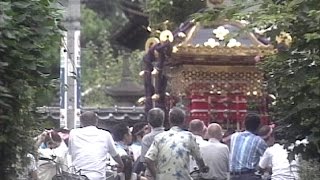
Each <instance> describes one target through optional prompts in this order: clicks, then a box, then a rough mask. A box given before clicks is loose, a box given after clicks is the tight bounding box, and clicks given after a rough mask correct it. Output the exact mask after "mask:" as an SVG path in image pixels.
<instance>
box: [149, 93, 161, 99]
mask: <svg viewBox="0 0 320 180" xmlns="http://www.w3.org/2000/svg"><path fill="white" fill-rule="evenodd" d="M159 98H160V95H159V94H154V95H152V97H151V99H152V100H158V99H159Z"/></svg>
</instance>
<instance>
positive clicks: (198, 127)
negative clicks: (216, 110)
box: [189, 119, 206, 136]
mask: <svg viewBox="0 0 320 180" xmlns="http://www.w3.org/2000/svg"><path fill="white" fill-rule="evenodd" d="M189 131H190V132H192V134H195V135H198V136H204V134H205V131H206V125H205V124H204V123H203V121H201V120H200V119H194V120H192V121H190V123H189Z"/></svg>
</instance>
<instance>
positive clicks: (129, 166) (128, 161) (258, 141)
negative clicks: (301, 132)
mask: <svg viewBox="0 0 320 180" xmlns="http://www.w3.org/2000/svg"><path fill="white" fill-rule="evenodd" d="M185 117H186V115H185V112H184V111H183V110H182V109H180V108H176V107H175V108H172V109H171V110H170V112H169V122H170V126H171V127H170V129H168V130H165V128H164V126H163V124H164V119H165V113H164V112H163V110H161V109H159V108H153V109H151V110H150V111H149V112H148V114H147V122H142V123H137V124H135V125H134V126H133V127H132V128H130V127H129V126H128V125H126V124H124V123H119V124H117V125H115V126H114V127H112V128H111V130H110V132H109V131H106V130H102V129H99V128H97V123H98V118H97V115H96V114H95V113H94V112H84V113H83V114H82V115H81V116H80V123H81V128H76V129H73V130H71V131H70V133H69V132H64V131H55V130H51V131H48V130H46V131H44V132H43V133H42V134H40V135H39V136H38V137H36V138H35V141H36V142H35V146H36V148H37V149H38V153H37V155H36V156H35V157H33V156H32V155H31V154H28V157H29V158H30V159H31V161H30V162H31V163H30V166H29V167H28V171H29V173H30V174H31V175H32V176H31V177H32V179H33V180H36V179H39V180H51V179H52V178H53V177H54V176H55V175H56V170H57V166H59V168H61V169H62V170H63V171H70V170H76V171H74V172H77V173H80V174H82V175H85V176H86V177H87V178H88V179H89V180H106V178H107V177H106V174H107V173H106V172H108V169H110V168H111V167H116V171H115V174H114V175H115V177H116V179H119V180H139V179H141V180H188V179H190V180H192V177H191V174H192V172H199V173H198V174H199V177H198V179H200V180H227V179H230V180H258V179H263V178H266V179H268V178H269V179H271V180H298V179H299V177H298V163H297V162H296V161H292V162H289V161H288V158H287V157H288V153H287V151H286V149H285V148H284V146H283V145H282V144H281V143H279V142H278V141H277V140H278V139H279V138H278V137H277V132H275V130H274V127H273V126H262V127H261V123H260V117H259V116H258V115H257V114H248V115H247V116H246V118H245V120H244V127H245V129H244V130H243V131H239V132H234V133H230V134H228V133H224V132H225V130H223V129H222V127H221V126H220V125H219V124H218V123H211V124H209V125H208V126H206V125H205V124H204V123H203V121H201V120H199V119H194V120H192V121H190V122H189V124H188V128H186V126H185ZM46 158H47V159H49V158H54V161H48V160H44V159H46ZM36 161H37V162H36ZM70 167H72V168H70ZM268 174H270V176H268Z"/></svg>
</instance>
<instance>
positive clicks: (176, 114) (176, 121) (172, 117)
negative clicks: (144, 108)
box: [169, 107, 185, 126]
mask: <svg viewBox="0 0 320 180" xmlns="http://www.w3.org/2000/svg"><path fill="white" fill-rule="evenodd" d="M184 119H185V113H184V111H183V110H182V109H180V108H178V107H173V108H172V109H171V110H170V112H169V121H170V123H171V125H173V126H175V125H177V126H180V125H183V123H184Z"/></svg>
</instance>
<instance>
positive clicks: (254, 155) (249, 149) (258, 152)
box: [230, 131, 267, 172]
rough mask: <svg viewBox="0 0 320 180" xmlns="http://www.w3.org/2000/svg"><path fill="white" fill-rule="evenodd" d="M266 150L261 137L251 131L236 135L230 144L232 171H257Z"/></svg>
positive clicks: (232, 137)
mask: <svg viewBox="0 0 320 180" xmlns="http://www.w3.org/2000/svg"><path fill="white" fill-rule="evenodd" d="M266 149H267V144H266V142H265V141H264V140H263V139H262V138H260V137H259V136H256V135H254V134H252V133H251V132H249V131H244V132H236V133H234V134H233V135H232V136H231V144H230V171H231V172H241V171H248V170H254V169H256V168H257V166H258V163H259V159H260V157H261V156H262V155H263V153H264V151H265V150H266Z"/></svg>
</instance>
